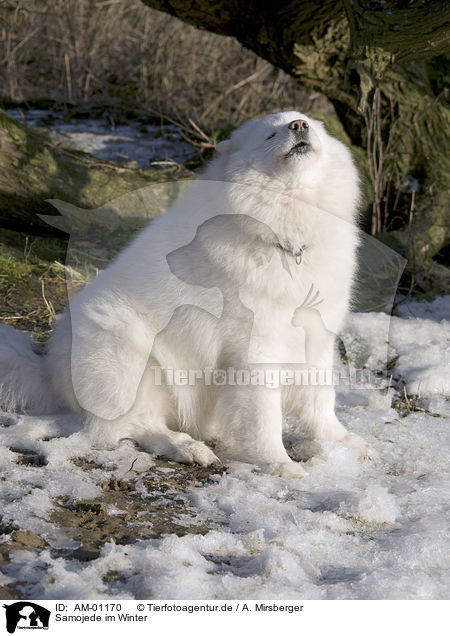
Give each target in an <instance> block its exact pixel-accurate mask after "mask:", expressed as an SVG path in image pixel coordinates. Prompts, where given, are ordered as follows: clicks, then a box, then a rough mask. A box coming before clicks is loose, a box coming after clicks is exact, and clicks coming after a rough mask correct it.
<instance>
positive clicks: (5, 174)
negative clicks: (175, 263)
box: [0, 110, 190, 236]
mask: <svg viewBox="0 0 450 636" xmlns="http://www.w3.org/2000/svg"><path fill="white" fill-rule="evenodd" d="M189 176H190V173H189V171H187V170H183V169H178V168H168V169H164V170H138V169H137V166H134V165H132V164H131V165H123V164H122V165H121V164H118V163H115V162H112V161H104V160H102V159H97V158H96V157H93V156H92V155H89V154H86V153H84V152H78V151H76V150H73V149H71V148H67V147H65V146H64V145H62V144H60V143H58V142H56V141H55V140H54V139H52V138H51V136H49V135H48V134H46V133H45V132H43V131H40V130H36V129H32V128H28V127H26V126H23V125H22V124H19V123H18V122H16V121H15V120H13V119H11V117H8V116H7V115H6V114H5V112H4V111H1V110H0V226H1V227H3V228H9V229H12V230H17V231H23V232H26V233H30V234H40V235H47V236H48V235H52V234H55V233H58V230H57V229H55V228H56V227H57V225H58V224H57V222H56V220H55V224H54V226H53V227H52V226H51V225H49V224H47V223H46V222H45V221H44V220H42V219H41V218H40V217H39V215H56V214H57V211H56V209H55V207H53V206H52V205H50V204H49V203H47V202H46V201H47V200H48V199H60V200H61V201H64V202H66V203H68V204H72V205H73V206H76V207H77V208H83V209H82V210H79V214H80V215H81V214H84V215H85V217H86V219H88V220H89V214H90V212H89V209H93V212H96V209H97V208H101V206H103V205H104V204H106V203H108V202H109V201H112V200H113V199H116V198H117V197H120V196H121V195H123V194H126V193H129V192H131V191H134V190H137V189H139V188H143V187H145V186H149V185H151V184H158V183H160V182H167V181H169V180H175V179H180V178H187V177H189ZM161 198H162V201H164V195H163V196H162V197H161ZM160 211H161V210H160V209H158V210H157V211H156V210H155V214H154V215H156V213H159V212H160ZM148 214H149V215H151V214H152V211H151V210H150V211H149V212H148ZM94 216H95V215H94V214H93V215H92V218H94Z"/></svg>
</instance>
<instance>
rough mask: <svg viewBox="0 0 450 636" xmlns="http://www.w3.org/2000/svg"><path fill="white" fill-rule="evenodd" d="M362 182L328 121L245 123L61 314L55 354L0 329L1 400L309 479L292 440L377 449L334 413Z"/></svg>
mask: <svg viewBox="0 0 450 636" xmlns="http://www.w3.org/2000/svg"><path fill="white" fill-rule="evenodd" d="M358 199H359V186H358V174H357V171H356V169H355V166H354V163H353V161H352V157H351V155H350V152H349V150H348V149H347V148H346V147H345V146H344V145H343V144H342V143H340V142H339V141H337V140H336V139H335V138H333V137H331V136H330V135H329V134H328V133H327V132H326V130H325V128H324V126H323V124H322V123H321V122H319V121H316V120H313V119H310V118H309V117H307V116H305V115H303V114H301V113H298V112H283V113H278V114H274V115H269V116H268V117H264V118H263V119H259V120H256V121H251V122H248V123H246V124H244V125H243V126H241V127H240V128H239V129H238V130H236V131H235V132H234V133H233V134H232V135H231V138H230V139H228V140H226V141H222V142H220V143H219V144H218V146H217V156H216V158H215V159H213V161H212V162H211V163H210V164H209V165H208V166H207V168H206V170H205V171H204V173H203V174H202V175H201V177H200V178H199V179H198V180H197V181H195V182H194V183H193V184H192V185H191V186H190V189H189V190H188V192H187V193H186V194H185V196H184V197H183V198H182V199H181V201H180V202H178V203H176V204H175V205H174V206H173V207H172V208H170V209H169V210H168V211H167V212H166V213H165V214H163V215H162V216H160V217H159V218H157V219H155V220H154V221H152V222H151V223H150V225H149V226H148V227H147V228H146V229H145V230H144V231H142V232H141V233H140V234H139V235H138V237H137V238H136V239H135V240H134V241H133V242H132V243H131V244H130V245H129V246H128V247H127V248H126V249H125V250H124V251H123V252H122V253H121V254H120V255H119V256H118V258H116V260H115V261H114V262H113V263H111V264H110V265H109V266H108V267H107V268H106V269H105V270H104V271H103V272H101V273H100V275H99V276H98V277H97V278H96V279H95V280H93V281H92V282H91V283H90V284H88V285H87V286H86V287H85V288H84V289H83V290H81V291H80V292H79V293H78V294H76V295H75V296H74V297H73V299H72V300H71V303H70V306H69V308H68V309H67V310H66V311H65V312H64V313H63V315H62V316H61V317H60V319H59V320H58V321H57V325H56V328H55V331H54V333H53V335H52V338H51V340H50V343H49V346H48V349H47V351H46V353H45V354H38V353H36V352H34V351H33V348H32V345H31V342H30V340H29V338H28V336H27V335H26V334H24V333H21V332H18V331H16V330H14V329H13V328H12V327H7V326H2V327H1V328H0V404H1V405H2V406H3V408H7V409H10V410H11V409H16V410H26V411H28V412H31V413H45V412H57V411H61V410H72V411H75V412H79V413H81V414H82V416H83V418H84V420H85V431H86V434H88V435H89V436H90V438H91V440H92V444H94V445H98V446H101V447H111V446H113V445H115V444H117V443H119V441H120V440H121V439H123V438H132V439H134V440H135V441H136V443H138V444H139V445H140V446H141V447H142V448H144V449H146V450H148V451H149V452H152V453H155V454H156V455H159V456H162V457H165V458H168V459H170V460H174V461H178V462H185V463H198V464H200V465H202V466H208V465H210V464H212V463H214V462H215V461H218V458H220V460H222V461H226V460H238V461H243V462H249V463H254V464H257V465H259V466H260V467H262V468H263V469H264V470H267V471H269V472H271V473H273V474H277V475H281V476H284V477H301V476H303V475H305V474H306V472H305V470H304V468H303V466H302V464H301V463H300V462H297V461H293V460H292V459H291V458H290V456H289V455H288V453H287V451H286V449H285V447H284V445H283V440H282V426H283V420H284V418H286V417H289V421H290V422H294V425H293V426H294V430H295V431H298V434H299V438H300V437H301V438H306V439H309V440H312V441H313V442H314V443H316V442H317V443H320V442H323V441H327V440H334V441H340V442H342V443H344V444H346V445H348V446H351V447H354V448H356V449H358V450H359V452H360V454H361V455H364V454H365V453H366V451H367V445H366V443H365V442H364V441H363V440H362V439H361V438H360V437H358V436H356V435H353V434H351V433H349V432H348V431H347V430H346V429H345V428H344V426H343V425H342V424H341V423H340V422H339V420H338V419H337V417H336V415H335V412H334V402H335V393H334V388H333V386H332V383H323V382H317V378H316V379H314V377H313V376H314V374H316V373H317V372H319V371H322V372H325V371H329V370H331V369H332V367H333V356H334V345H335V336H336V334H338V333H339V330H340V329H341V326H342V324H343V321H344V318H345V316H346V313H347V311H348V307H349V303H350V299H351V290H352V281H353V277H354V273H355V267H356V258H355V252H356V249H357V246H358V228H357V207H358Z"/></svg>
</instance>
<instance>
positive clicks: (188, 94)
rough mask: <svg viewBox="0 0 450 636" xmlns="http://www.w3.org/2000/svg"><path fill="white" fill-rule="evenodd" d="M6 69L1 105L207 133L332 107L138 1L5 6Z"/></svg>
mask: <svg viewBox="0 0 450 636" xmlns="http://www.w3.org/2000/svg"><path fill="white" fill-rule="evenodd" d="M0 60H1V63H0V91H1V92H0V97H1V98H3V99H9V100H11V101H14V102H17V101H24V100H36V99H51V100H54V101H56V102H61V103H71V104H74V105H82V104H102V105H108V107H109V108H118V109H132V110H134V109H149V110H150V111H151V112H153V113H155V112H165V113H172V115H175V116H176V117H177V118H178V119H180V118H181V119H182V120H184V121H185V122H186V125H187V127H192V124H191V123H189V122H188V119H187V118H188V117H189V118H190V120H191V122H194V124H195V125H197V126H199V127H200V129H202V130H203V129H207V130H209V131H211V130H219V129H226V128H227V127H229V126H234V125H236V124H238V123H240V122H241V121H244V120H246V119H249V118H252V117H255V116H258V115H262V114H266V113H268V112H271V111H277V110H280V109H283V108H300V107H301V108H303V109H305V110H306V109H312V110H318V109H319V110H320V106H322V107H323V105H324V104H325V103H326V100H324V98H323V97H322V96H321V95H319V94H314V95H311V94H310V93H308V92H307V91H306V90H303V89H301V87H299V86H297V85H296V84H295V82H294V80H293V79H292V78H290V77H289V76H287V75H286V74H285V73H283V72H282V71H280V70H277V69H275V68H274V67H273V66H272V65H271V64H269V63H268V62H265V61H264V60H262V59H260V58H258V57H257V56H256V55H255V54H253V53H251V52H250V51H247V50H246V49H244V48H243V47H242V46H241V45H240V44H239V43H238V42H237V41H235V40H233V39H232V38H227V37H223V36H218V35H214V34H211V33H207V32H205V31H199V30H198V29H195V28H194V27H191V26H189V25H186V24H184V23H183V22H181V21H179V20H177V19H176V18H172V17H171V16H169V15H166V14H163V13H159V12H157V11H154V10H151V9H149V8H148V7H146V6H144V5H143V4H142V3H141V2H140V0H102V1H98V0H97V1H95V0H55V1H53V2H51V1H50V0H0ZM318 106H319V107H318ZM193 137H194V138H195V134H194V135H193Z"/></svg>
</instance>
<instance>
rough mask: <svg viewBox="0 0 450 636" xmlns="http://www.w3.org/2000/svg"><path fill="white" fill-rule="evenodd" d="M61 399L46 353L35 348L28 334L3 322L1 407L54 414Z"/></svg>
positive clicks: (0, 329)
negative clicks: (46, 362)
mask: <svg viewBox="0 0 450 636" xmlns="http://www.w3.org/2000/svg"><path fill="white" fill-rule="evenodd" d="M57 402H58V401H57V399H56V397H55V394H54V391H53V389H52V385H51V381H50V378H49V375H48V372H47V369H46V365H45V356H44V355H42V354H39V353H37V352H36V351H34V349H33V343H32V341H31V338H30V336H29V335H28V334H26V333H24V332H23V331H18V330H17V329H14V328H13V327H11V326H10V325H0V408H1V409H5V410H6V411H13V412H14V411H27V412H30V413H36V414H38V413H51V412H52V411H55V410H56V408H57Z"/></svg>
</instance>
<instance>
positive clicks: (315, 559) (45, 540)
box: [0, 297, 450, 600]
mask: <svg viewBox="0 0 450 636" xmlns="http://www.w3.org/2000/svg"><path fill="white" fill-rule="evenodd" d="M398 314H399V315H398V316H395V317H393V318H392V320H391V324H390V332H389V339H390V347H389V350H388V356H389V363H390V364H389V366H390V368H391V371H390V373H391V374H392V379H391V380H389V382H388V383H390V384H391V388H390V390H389V392H388V391H387V390H373V389H372V390H368V389H363V388H358V387H353V388H345V389H344V388H342V389H340V390H339V391H338V406H337V411H338V415H339V417H340V418H341V419H342V421H343V422H344V423H345V424H346V425H347V426H348V428H349V429H350V430H351V431H353V432H356V433H358V434H359V435H362V436H363V437H364V438H365V439H366V440H368V441H369V442H370V444H371V445H372V457H371V459H370V460H367V461H365V462H360V461H359V460H358V458H357V456H356V454H355V453H354V452H353V451H352V450H350V449H348V448H345V447H343V446H342V445H340V444H335V443H328V444H326V445H324V447H323V449H322V451H321V452H319V454H316V455H315V456H314V457H312V458H311V459H309V460H308V461H307V462H306V468H307V470H308V471H309V475H308V476H307V477H305V478H304V479H292V480H288V479H282V478H276V477H273V476H269V475H266V474H263V473H261V472H260V471H258V470H256V469H255V468H254V467H253V466H250V465H246V464H238V463H235V464H232V465H231V466H228V467H227V470H226V471H225V472H222V473H221V472H220V471H216V472H214V471H213V473H212V475H211V476H210V478H209V479H203V480H201V481H200V482H198V481H197V482H196V481H191V482H190V485H188V486H187V487H186V488H185V489H184V490H183V492H181V491H179V492H178V495H177V497H178V500H181V505H179V506H178V508H175V507H173V505H174V504H173V501H175V500H174V499H172V501H171V500H170V492H171V491H170V487H168V486H165V487H164V488H163V485H164V484H168V483H169V484H170V483H172V484H173V483H176V482H177V480H178V479H179V477H178V475H179V473H177V470H179V469H178V468H177V466H176V465H175V464H171V463H165V464H164V463H163V462H161V461H159V462H157V461H156V460H154V459H153V458H152V457H151V456H150V455H148V454H146V453H143V452H139V451H138V450H136V449H135V448H134V447H133V446H132V445H131V442H125V443H124V444H123V445H122V446H121V447H119V448H118V449H116V450H114V451H99V450H93V449H92V448H90V447H89V445H88V444H87V442H86V440H85V439H84V438H83V436H82V433H80V432H77V431H78V427H79V422H78V421H77V419H76V418H75V417H73V416H52V417H30V416H25V415H10V414H6V413H5V414H1V415H0V440H1V446H0V466H1V475H2V479H1V481H0V501H1V511H2V527H3V530H4V532H5V535H4V537H3V539H2V541H3V545H4V546H5V547H6V546H7V545H8V542H11V541H13V540H14V536H16V538H17V536H18V534H17V533H18V532H21V531H23V532H26V531H28V534H25V535H23V536H31V537H35V535H37V536H38V538H37V540H36V537H35V539H34V540H33V541H28V542H27V541H23V545H22V546H21V544H20V542H19V544H18V543H17V541H16V544H15V548H14V549H11V550H10V552H9V557H8V558H6V559H4V561H3V568H2V574H0V586H2V585H4V586H7V587H5V589H9V590H10V591H11V590H13V591H14V593H15V595H16V596H17V598H21V599H25V598H30V599H32V598H39V599H58V598H60V599H63V598H66V599H70V598H73V599H82V598H122V599H127V598H128V599H133V598H164V599H176V598H183V599H199V598H234V599H239V598H251V599H268V598H270V599H290V598H300V599H305V600H306V599H444V598H447V595H448V589H449V566H450V551H449V542H448V521H449V518H448V511H449V491H450V488H449V486H450V479H449V465H448V447H449V428H448V418H447V417H446V414H447V416H448V414H449V409H448V402H446V397H447V398H448V396H449V393H450V391H449V384H448V363H449V360H450V358H449V356H448V351H449V350H448V347H449V335H450V322H449V321H448V319H446V317H447V318H448V316H449V315H450V297H446V298H437V299H436V300H435V301H433V302H431V303H426V302H421V303H404V304H402V305H401V306H400V309H399V311H398ZM381 323H382V324H383V325H384V326H383V327H381V326H380V324H381ZM385 327H386V319H385V318H383V315H381V314H353V315H352V316H351V317H350V320H349V323H348V326H347V328H346V330H345V332H344V334H343V341H344V343H345V346H346V350H347V354H348V356H349V359H350V360H351V359H352V357H354V358H355V359H357V358H358V357H359V362H361V360H363V363H364V364H365V366H366V368H370V370H371V371H372V372H373V374H376V373H378V372H380V371H382V369H383V366H385V363H386V346H385V339H386V338H385V335H384V334H385ZM383 338H384V340H383ZM446 355H447V357H446ZM383 356H384V359H383ZM403 382H405V383H406V385H407V387H408V390H409V392H410V393H411V392H416V393H417V392H419V393H420V398H411V397H408V399H406V398H404V396H403V393H402V387H403ZM402 398H403V399H402ZM391 403H392V404H396V403H401V406H397V408H396V409H394V408H392V406H391ZM288 433H289V431H288ZM288 437H289V435H288ZM80 458H83V461H80ZM149 475H152V479H150V480H149ZM171 476H172V477H171ZM112 478H113V479H117V480H119V481H118V482H117V483H119V484H120V483H121V484H122V486H118V487H117V491H116V493H115V494H114V489H113V493H112V495H113V499H112V500H111V498H110V500H109V501H110V503H108V504H107V505H106V508H105V510H104V511H103V513H102V514H103V515H104V516H103V517H102V519H103V521H102V522H101V523H99V526H101V525H102V524H105V523H107V521H108V519H111V520H112V521H114V518H119V519H120V524H121V525H119V529H123V528H124V527H125V528H127V529H129V532H130V536H129V537H128V540H127V539H124V538H123V536H122V535H120V540H119V539H118V535H115V534H114V533H111V534H110V535H109V536H107V537H104V538H103V539H101V546H102V547H101V549H99V552H98V554H96V555H94V558H91V560H87V559H86V558H81V557H80V556H79V553H77V549H79V546H80V542H79V541H77V540H76V539H74V535H73V533H72V532H71V530H72V529H73V528H72V527H71V525H70V523H68V522H66V524H65V522H64V517H62V519H63V521H61V517H58V516H57V514H56V512H57V511H58V510H59V511H61V508H60V504H61V502H63V503H64V504H65V505H66V506H67V505H69V507H70V506H71V505H73V506H76V505H77V502H80V501H82V502H86V501H88V502H89V501H91V502H92V501H102V494H104V492H105V491H104V487H103V486H102V484H104V483H105V480H111V479H112ZM171 478H173V479H172V482H170V479H171ZM127 482H132V483H133V493H134V495H133V496H134V498H135V503H136V501H137V505H136V507H135V509H134V510H135V512H134V513H133V514H131V515H130V514H128V516H123V515H124V510H121V506H122V507H123V506H124V504H123V501H122V500H121V499H120V495H121V492H122V490H123V488H124V486H123V484H125V485H126V484H127ZM172 490H173V489H172ZM180 493H181V494H180ZM114 496H115V497H116V499H114ZM167 497H169V498H168V499H167ZM152 498H153V499H152ZM180 498H181V499H180ZM150 500H152V501H153V500H155V501H156V502H160V506H161V508H162V509H163V512H165V514H166V515H168V516H169V518H171V519H172V521H174V522H176V523H177V524H178V526H177V528H178V529H177V531H173V530H170V527H169V526H167V530H166V531H165V534H164V531H163V534H161V533H160V534H156V535H155V533H154V532H152V529H154V528H153V526H152V524H153V523H154V522H153V521H152V519H154V517H151V516H150V517H146V516H145V514H146V513H145V510H146V507H145V506H146V505H147V503H148V502H149V501H150ZM111 501H112V503H111ZM161 502H162V504H161ZM166 504H167V505H166ZM136 510H137V511H138V512H136ZM97 512H98V511H97ZM121 515H122V516H121ZM89 523H90V522H89ZM83 524H84V526H85V531H87V532H88V536H89V532H94V531H95V528H94V526H92V528H93V529H92V530H91V529H90V527H91V526H89V525H87V524H88V521H86V520H85V521H83V523H82V524H81V525H83ZM86 528H87V530H86ZM180 528H181V530H180ZM183 528H185V532H186V533H184V531H183ZM21 536H22V535H21ZM99 536H100V535H99ZM115 538H116V540H115ZM1 548H2V543H0V551H1ZM77 554H78V556H77ZM8 585H9V587H8Z"/></svg>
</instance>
